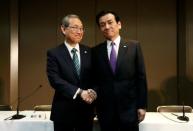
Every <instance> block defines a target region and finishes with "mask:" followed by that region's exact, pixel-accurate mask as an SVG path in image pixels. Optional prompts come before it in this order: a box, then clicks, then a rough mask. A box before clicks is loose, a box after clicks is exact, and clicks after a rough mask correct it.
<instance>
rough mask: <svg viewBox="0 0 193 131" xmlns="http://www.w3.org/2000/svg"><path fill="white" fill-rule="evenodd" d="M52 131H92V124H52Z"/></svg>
mask: <svg viewBox="0 0 193 131" xmlns="http://www.w3.org/2000/svg"><path fill="white" fill-rule="evenodd" d="M54 131H92V123H91V122H89V123H85V124H80V125H79V124H66V123H63V122H54Z"/></svg>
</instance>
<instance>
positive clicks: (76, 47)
mask: <svg viewBox="0 0 193 131" xmlns="http://www.w3.org/2000/svg"><path fill="white" fill-rule="evenodd" d="M64 44H65V45H66V47H67V49H68V51H69V52H71V50H72V49H73V48H75V49H76V50H77V52H80V49H79V44H78V43H77V44H76V46H75V47H72V46H71V45H70V44H69V43H67V42H66V41H64Z"/></svg>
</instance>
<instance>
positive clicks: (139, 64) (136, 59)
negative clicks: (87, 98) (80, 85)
mask: <svg viewBox="0 0 193 131" xmlns="http://www.w3.org/2000/svg"><path fill="white" fill-rule="evenodd" d="M92 56H93V57H92V60H93V61H92V64H93V72H94V75H95V78H94V83H95V89H96V91H97V94H98V100H97V109H98V116H99V119H100V121H101V122H105V121H108V120H111V119H112V117H113V115H114V114H116V113H117V115H118V117H119V118H120V120H121V121H122V122H136V121H137V112H136V111H137V109H139V108H142V109H144V108H146V106H147V84H146V74H145V67H144V61H143V56H142V52H141V49H140V46H139V42H137V41H129V42H124V41H123V40H121V43H120V46H119V52H118V58H117V66H116V73H115V74H114V73H113V72H112V70H111V66H110V63H109V59H108V55H107V43H106V42H104V43H101V44H99V45H98V46H96V47H95V48H93V54H92Z"/></svg>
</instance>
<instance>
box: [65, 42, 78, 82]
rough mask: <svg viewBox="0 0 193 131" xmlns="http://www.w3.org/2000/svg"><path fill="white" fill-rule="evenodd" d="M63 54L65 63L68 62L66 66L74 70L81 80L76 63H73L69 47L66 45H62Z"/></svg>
mask: <svg viewBox="0 0 193 131" xmlns="http://www.w3.org/2000/svg"><path fill="white" fill-rule="evenodd" d="M62 53H63V54H62V56H63V58H64V61H65V62H66V65H67V66H68V68H70V70H72V72H73V74H74V75H75V77H76V78H78V79H79V76H78V74H77V72H76V68H75V66H74V63H73V61H72V58H71V56H70V53H69V51H68V49H67V47H66V46H65V44H63V45H62Z"/></svg>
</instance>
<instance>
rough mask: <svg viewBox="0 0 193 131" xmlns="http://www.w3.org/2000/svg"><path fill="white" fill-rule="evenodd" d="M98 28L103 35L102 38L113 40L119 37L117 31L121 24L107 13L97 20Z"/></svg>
mask: <svg viewBox="0 0 193 131" xmlns="http://www.w3.org/2000/svg"><path fill="white" fill-rule="evenodd" d="M99 27H100V30H101V31H102V33H103V36H104V37H105V38H106V39H108V40H111V41H113V40H115V39H116V38H117V37H118V36H119V30H120V29H121V22H120V21H118V22H117V21H116V20H115V16H114V15H113V14H111V13H108V14H106V15H104V16H101V17H100V18H99Z"/></svg>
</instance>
